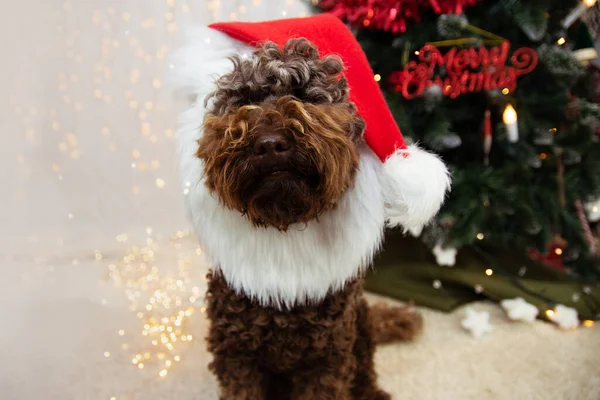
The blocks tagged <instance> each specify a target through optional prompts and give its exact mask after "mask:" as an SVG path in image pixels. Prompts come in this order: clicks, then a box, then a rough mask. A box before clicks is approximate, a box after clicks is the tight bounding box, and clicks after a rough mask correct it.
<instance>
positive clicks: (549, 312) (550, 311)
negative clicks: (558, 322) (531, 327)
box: [546, 310, 554, 318]
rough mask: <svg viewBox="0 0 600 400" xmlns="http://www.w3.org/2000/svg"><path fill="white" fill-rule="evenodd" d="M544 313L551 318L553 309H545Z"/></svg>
mask: <svg viewBox="0 0 600 400" xmlns="http://www.w3.org/2000/svg"><path fill="white" fill-rule="evenodd" d="M546 315H547V316H548V318H552V317H553V316H554V310H546Z"/></svg>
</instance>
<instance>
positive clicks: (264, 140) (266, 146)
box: [253, 133, 291, 156]
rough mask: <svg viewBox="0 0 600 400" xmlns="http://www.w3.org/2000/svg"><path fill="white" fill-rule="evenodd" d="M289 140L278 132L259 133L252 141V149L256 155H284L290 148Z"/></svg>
mask: <svg viewBox="0 0 600 400" xmlns="http://www.w3.org/2000/svg"><path fill="white" fill-rule="evenodd" d="M290 147H291V145H290V142H289V140H288V139H287V138H286V137H285V136H284V135H283V134H280V133H269V134H264V135H261V136H260V137H258V138H257V139H256V141H255V142H254V146H253V150H254V154H255V155H257V156H263V155H275V154H279V155H284V153H287V152H288V151H289V150H290Z"/></svg>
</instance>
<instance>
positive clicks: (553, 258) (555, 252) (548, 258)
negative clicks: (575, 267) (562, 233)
mask: <svg viewBox="0 0 600 400" xmlns="http://www.w3.org/2000/svg"><path fill="white" fill-rule="evenodd" d="M566 247H567V241H566V240H564V239H563V238H561V237H559V236H556V237H555V238H554V239H552V240H551V241H550V242H549V243H548V252H547V253H546V254H542V253H540V252H539V251H537V250H534V249H529V250H528V251H527V254H528V255H529V258H531V259H532V260H535V261H538V262H541V263H542V264H545V265H547V266H549V267H551V268H554V269H557V270H559V271H564V270H565V264H563V261H562V254H563V252H564V250H565V248H566Z"/></svg>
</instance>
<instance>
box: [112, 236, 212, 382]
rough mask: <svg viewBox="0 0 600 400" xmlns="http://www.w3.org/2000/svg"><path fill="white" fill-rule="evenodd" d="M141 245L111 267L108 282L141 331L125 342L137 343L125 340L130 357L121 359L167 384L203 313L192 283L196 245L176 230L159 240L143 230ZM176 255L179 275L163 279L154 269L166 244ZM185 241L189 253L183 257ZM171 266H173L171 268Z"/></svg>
mask: <svg viewBox="0 0 600 400" xmlns="http://www.w3.org/2000/svg"><path fill="white" fill-rule="evenodd" d="M145 233H146V235H147V238H146V241H145V244H142V245H131V246H130V248H129V249H127V250H126V252H125V253H124V254H123V255H122V256H120V257H116V258H115V259H113V260H105V261H108V262H109V265H108V275H109V278H110V280H111V281H112V282H113V283H114V284H115V285H116V286H117V287H122V288H123V289H124V292H125V295H126V297H127V298H128V299H129V301H130V302H131V306H130V310H131V312H132V317H133V318H135V321H139V322H138V323H139V324H140V325H139V329H138V330H137V332H136V330H134V332H131V333H129V335H128V336H132V335H137V338H135V337H134V338H133V340H132V341H131V340H128V343H133V345H129V344H128V346H127V347H126V348H125V347H121V351H124V352H126V353H129V355H128V356H126V358H125V359H129V360H131V364H129V365H130V366H131V367H135V368H137V369H139V370H149V372H150V373H153V374H157V375H155V376H157V378H161V379H162V378H166V377H167V376H168V372H169V369H170V368H171V367H172V366H173V364H174V362H179V361H180V360H181V352H182V351H185V349H186V348H187V347H189V346H190V345H191V342H192V341H193V339H194V337H193V335H192V333H191V332H190V331H189V329H190V328H189V327H188V322H189V320H190V318H191V317H192V316H193V315H194V314H195V311H196V307H199V309H201V310H202V311H204V310H205V305H204V304H198V306H196V305H195V304H196V302H198V299H199V296H200V295H201V293H202V290H201V288H200V287H198V286H195V285H193V284H192V283H191V282H192V280H191V279H190V273H189V271H190V266H191V265H192V261H193V260H194V259H195V257H196V253H195V250H196V249H197V245H195V241H194V239H193V238H192V235H191V231H190V230H187V229H186V230H179V231H176V232H175V233H174V234H173V235H171V236H170V237H167V238H162V239H161V240H158V239H157V238H159V237H160V236H158V235H157V236H153V235H154V234H155V233H154V229H153V228H152V227H150V226H147V227H146V229H145ZM117 239H118V240H120V241H125V240H126V239H127V235H126V234H124V233H122V234H119V235H117ZM165 240H167V241H168V243H169V245H170V248H172V249H174V250H176V254H177V256H176V257H177V259H176V260H175V261H176V262H175V263H174V264H175V265H177V267H178V269H177V271H178V272H177V274H176V275H175V276H173V275H171V274H161V271H160V269H159V267H158V265H159V263H162V262H161V261H160V260H159V257H161V252H162V251H164V248H165V245H164V241H165ZM184 241H188V242H189V243H190V244H191V243H194V245H193V247H191V248H190V249H189V251H188V252H185V251H183V250H182V249H183V246H182V245H183V244H184ZM169 264H173V263H172V262H170V263H169ZM199 303H200V302H199ZM117 333H118V335H119V336H121V337H122V336H124V335H125V329H120V330H118V331H117Z"/></svg>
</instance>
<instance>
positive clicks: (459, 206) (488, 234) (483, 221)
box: [356, 0, 600, 279]
mask: <svg viewBox="0 0 600 400" xmlns="http://www.w3.org/2000/svg"><path fill="white" fill-rule="evenodd" d="M578 4H579V1H577V0H527V1H524V0H521V1H519V0H484V1H482V2H480V3H478V4H477V5H475V6H473V7H469V8H467V9H466V15H464V16H446V15H442V16H437V15H435V14H433V13H431V14H426V15H423V16H422V18H421V21H420V22H418V23H413V24H411V25H408V30H407V32H405V33H403V34H400V35H393V34H390V33H384V32H376V31H372V30H368V29H362V30H358V31H357V32H356V36H357V39H358V40H359V42H360V43H361V45H362V47H363V49H364V50H365V52H366V54H367V57H368V58H369V60H370V62H371V66H372V67H373V69H374V71H375V72H376V73H378V74H380V75H381V76H382V80H381V87H382V89H383V91H384V94H385V96H386V98H387V99H388V102H389V105H390V108H391V110H392V113H393V114H394V116H395V118H396V120H397V122H398V124H399V126H400V128H401V129H402V132H403V134H404V135H405V136H406V137H407V139H408V140H409V141H413V142H419V143H420V144H421V145H422V146H424V147H426V148H428V149H431V150H434V151H435V152H436V153H438V154H440V155H441V156H442V157H443V158H444V160H445V161H446V163H447V164H448V165H449V166H450V167H451V169H452V171H453V187H452V193H451V194H450V196H449V198H448V200H447V202H446V204H445V205H444V207H443V209H442V211H441V212H440V214H439V215H438V217H437V219H436V220H435V221H434V222H433V224H432V225H431V226H430V227H429V228H426V230H425V231H424V232H423V235H422V240H423V241H424V242H425V243H427V244H428V245H429V246H430V247H433V246H434V245H436V244H440V242H441V244H443V245H447V246H456V247H466V246H470V245H474V244H476V245H487V246H495V247H497V248H499V249H510V250H513V249H522V250H525V249H528V248H537V249H539V250H541V251H545V250H546V246H547V244H548V242H549V241H550V240H551V239H552V238H553V237H554V236H555V234H558V235H560V236H561V237H563V238H564V239H565V240H566V241H567V242H568V248H567V250H568V251H565V254H567V253H568V254H569V257H568V258H567V257H565V261H566V262H567V263H568V264H569V266H570V267H571V268H572V270H573V272H574V273H575V274H577V275H578V276H581V277H585V278H588V279H592V278H597V277H600V261H599V259H598V258H597V257H595V256H593V255H592V254H591V253H590V252H589V248H588V243H587V241H586V238H585V235H584V231H583V227H582V224H581V221H580V220H579V218H578V216H577V213H576V210H575V207H574V204H575V202H576V201H577V200H581V201H583V202H585V201H588V200H590V199H592V198H597V197H599V196H600V141H599V138H598V137H597V136H595V132H597V130H598V128H600V106H599V105H598V104H595V103H594V102H593V101H592V100H591V94H592V90H591V89H590V82H591V80H590V77H589V75H590V74H588V70H587V68H586V67H585V66H583V65H582V64H580V63H579V62H578V61H577V60H576V59H575V58H573V57H572V54H571V53H570V51H569V49H570V45H571V43H569V42H568V41H567V43H565V44H564V45H563V46H560V45H559V44H558V43H557V39H558V38H560V37H565V38H569V32H564V31H563V30H562V27H561V21H562V20H563V19H564V17H565V16H566V14H567V13H568V12H569V11H570V10H571V9H573V8H574V7H575V6H577V5H578ZM467 21H468V23H469V24H471V25H473V26H476V27H479V28H481V29H484V30H486V31H489V32H492V33H493V34H495V35H498V36H501V37H503V38H505V39H507V40H509V41H510V43H511V52H512V51H514V50H515V49H517V48H519V47H531V48H534V49H535V50H536V52H537V54H538V56H539V63H538V65H537V67H536V68H535V70H533V71H532V72H531V73H530V74H528V75H525V76H522V77H521V78H519V80H518V83H517V86H516V89H515V90H514V91H512V92H510V93H509V94H508V95H503V94H502V93H500V91H487V92H486V91H483V92H479V93H470V94H465V95H462V96H459V97H458V98H456V99H451V98H449V97H442V96H440V95H439V92H438V91H437V90H438V89H437V88H436V89H434V90H430V91H426V92H425V93H424V95H423V96H421V97H418V98H415V99H412V100H406V99H404V98H403V97H402V95H401V94H400V93H398V92H396V90H395V88H393V87H391V86H390V85H387V84H386V82H387V78H388V77H389V75H390V73H392V72H393V71H397V70H400V69H402V68H403V66H404V65H405V64H406V63H407V62H408V61H410V60H415V61H416V60H417V56H415V55H414V53H415V51H416V50H419V49H420V48H421V47H422V46H423V45H424V44H426V43H427V42H433V41H440V40H449V39H456V38H460V37H462V38H473V37H479V38H481V39H482V40H483V39H486V38H484V37H481V36H480V35H478V34H477V33H474V32H472V31H467V30H465V29H464V28H465V26H464V24H466V23H467ZM574 28H575V26H574ZM481 43H482V42H479V43H476V44H475V45H474V46H475V47H476V46H478V45H480V44H481ZM470 46H472V45H470ZM445 51H446V49H442V52H445ZM442 72H443V71H442ZM507 103H511V104H513V105H514V107H515V109H516V110H517V113H518V124H519V141H518V142H516V143H510V142H509V141H508V140H507V137H506V132H505V129H504V125H503V123H502V112H503V109H504V107H505V105H506V104H507ZM488 109H489V110H490V111H491V115H492V123H493V144H492V150H491V153H490V155H489V165H484V162H483V160H484V150H483V135H482V126H483V119H484V113H485V111H486V110H488ZM568 109H569V110H570V111H571V114H572V115H567V113H566V111H567V110H568ZM558 165H563V166H564V179H563V178H561V177H560V176H559V173H558ZM561 182H564V187H565V197H566V204H565V205H563V204H561V200H560V199H561V196H560V193H561ZM479 233H483V237H484V239H483V241H480V239H478V234H479ZM479 237H481V235H479Z"/></svg>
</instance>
